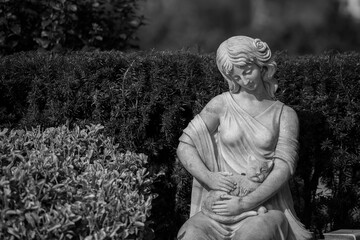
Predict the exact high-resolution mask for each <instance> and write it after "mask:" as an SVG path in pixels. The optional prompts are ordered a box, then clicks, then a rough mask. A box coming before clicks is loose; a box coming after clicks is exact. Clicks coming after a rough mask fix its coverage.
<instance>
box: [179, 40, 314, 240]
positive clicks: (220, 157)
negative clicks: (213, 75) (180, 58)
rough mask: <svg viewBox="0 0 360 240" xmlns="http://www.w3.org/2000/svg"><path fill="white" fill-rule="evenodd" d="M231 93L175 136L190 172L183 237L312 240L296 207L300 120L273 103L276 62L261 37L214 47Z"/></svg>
mask: <svg viewBox="0 0 360 240" xmlns="http://www.w3.org/2000/svg"><path fill="white" fill-rule="evenodd" d="M216 63H217V66H218V68H219V70H220V72H221V74H222V75H223V77H224V78H225V80H226V81H227V82H228V84H229V92H225V93H222V94H220V95H218V96H216V97H214V98H213V99H212V100H211V101H210V102H209V103H208V104H207V105H206V106H205V108H204V109H203V110H202V111H201V112H200V114H198V115H196V116H195V117H194V119H193V120H192V121H191V122H190V123H189V125H188V126H187V127H186V129H184V132H183V135H182V136H181V137H180V143H179V146H178V149H177V155H178V158H179V160H180V161H181V162H182V164H183V165H184V167H185V168H186V169H187V171H189V172H190V173H191V174H192V176H193V177H194V180H193V187H192V195H191V209H190V218H189V219H188V220H187V221H186V222H185V224H184V225H183V226H182V227H181V229H180V230H179V233H178V239H181V240H197V239H202V240H213V239H233V240H257V239H261V240H275V239H276V240H279V239H286V240H303V239H311V238H312V236H311V233H310V232H308V231H307V230H306V229H305V228H304V227H303V225H302V224H301V223H300V222H299V220H298V219H297V217H296V215H295V211H294V209H293V200H292V197H291V193H290V189H289V186H288V180H289V179H290V177H291V176H292V174H293V173H294V171H295V167H296V162H297V158H298V156H297V151H298V130H299V126H298V124H299V123H298V118H297V115H296V113H295V111H294V110H293V109H292V108H290V107H288V106H286V105H284V104H283V103H281V102H280V101H277V100H275V99H274V98H275V96H274V93H275V92H276V89H277V87H278V85H277V81H276V80H275V79H274V78H273V75H274V73H275V71H276V63H275V61H274V60H273V59H272V57H271V51H270V49H269V47H268V45H267V44H266V43H265V42H263V41H261V40H260V39H253V38H250V37H246V36H235V37H231V38H229V39H227V40H226V41H224V42H223V43H222V44H221V45H220V46H219V48H218V50H217V55H216Z"/></svg>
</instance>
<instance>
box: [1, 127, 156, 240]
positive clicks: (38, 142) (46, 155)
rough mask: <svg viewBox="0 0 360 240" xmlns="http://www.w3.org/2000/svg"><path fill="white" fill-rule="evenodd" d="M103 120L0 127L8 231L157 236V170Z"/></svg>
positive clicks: (11, 235)
mask: <svg viewBox="0 0 360 240" xmlns="http://www.w3.org/2000/svg"><path fill="white" fill-rule="evenodd" d="M101 129H103V126H101V125H91V126H87V127H86V128H85V129H80V128H79V127H77V126H76V127H75V128H74V129H73V130H72V131H70V130H69V129H68V128H67V127H66V126H65V125H63V126H61V127H57V128H47V129H45V130H43V131H42V130H41V129H40V127H37V128H33V129H32V130H11V131H9V130H8V129H3V130H2V131H1V132H0V159H1V169H0V176H1V179H0V196H1V197H0V209H1V214H0V216H1V217H0V238H1V239H4V240H5V239H86V240H91V239H134V238H135V237H136V238H137V239H151V238H152V237H153V233H152V230H151V229H150V228H149V226H148V224H149V222H148V217H149V215H150V210H151V203H152V200H153V197H154V195H153V194H152V193H151V192H150V187H151V185H152V183H153V181H154V176H151V175H149V173H148V172H147V170H146V168H145V164H146V162H147V157H146V156H145V155H143V154H139V155H137V154H134V153H131V152H127V153H125V154H123V153H120V152H119V151H118V146H117V145H116V144H114V143H113V140H112V139H111V138H108V137H105V136H104V135H103V134H101V133H100V130H101Z"/></svg>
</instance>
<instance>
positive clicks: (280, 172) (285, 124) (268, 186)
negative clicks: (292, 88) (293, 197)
mask: <svg viewBox="0 0 360 240" xmlns="http://www.w3.org/2000/svg"><path fill="white" fill-rule="evenodd" d="M279 136H280V137H284V138H292V139H298V136H299V120H298V117H297V114H296V112H295V111H294V110H293V109H292V108H290V107H287V106H284V109H283V113H282V115H281V119H280V132H279ZM290 177H291V169H290V166H289V164H288V162H287V160H286V159H279V158H275V160H274V168H273V170H272V171H271V173H270V174H269V176H268V177H267V178H266V179H265V181H264V182H263V183H262V184H261V185H260V186H259V187H258V188H257V189H256V190H255V191H254V192H252V193H250V194H249V195H247V196H245V197H244V198H243V199H242V200H241V204H240V205H242V208H243V210H245V211H246V210H250V209H253V208H255V207H257V206H259V205H260V204H262V203H264V202H265V201H266V200H268V199H269V198H270V197H272V196H273V195H274V194H276V193H277V192H278V191H279V190H280V188H281V187H282V186H283V185H284V184H285V183H287V182H288V181H289V179H290Z"/></svg>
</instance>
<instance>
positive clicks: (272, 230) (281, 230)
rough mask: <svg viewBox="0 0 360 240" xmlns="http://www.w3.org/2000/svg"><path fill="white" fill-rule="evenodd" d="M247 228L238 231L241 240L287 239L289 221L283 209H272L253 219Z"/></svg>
mask: <svg viewBox="0 0 360 240" xmlns="http://www.w3.org/2000/svg"><path fill="white" fill-rule="evenodd" d="M246 225H247V227H246V228H243V229H241V230H240V231H239V232H237V234H236V235H237V236H238V237H237V238H236V239H241V240H243V239H244V240H269V239H286V237H287V235H288V228H289V226H288V221H287V219H286V217H285V214H284V213H282V212H281V211H277V210H271V211H269V212H267V213H265V214H261V215H258V216H256V217H254V218H252V219H251V221H249V222H248V223H247V224H246Z"/></svg>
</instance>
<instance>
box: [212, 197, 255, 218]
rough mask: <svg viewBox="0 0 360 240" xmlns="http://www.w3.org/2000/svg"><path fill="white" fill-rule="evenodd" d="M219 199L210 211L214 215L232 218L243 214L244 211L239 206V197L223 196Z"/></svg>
mask: <svg viewBox="0 0 360 240" xmlns="http://www.w3.org/2000/svg"><path fill="white" fill-rule="evenodd" d="M220 198H221V200H218V201H216V202H214V204H213V205H212V210H213V212H214V213H216V214H218V215H222V216H233V215H239V214H241V213H243V212H244V210H245V209H244V208H243V207H242V206H241V198H240V197H237V196H232V195H229V194H223V195H221V197H220ZM254 212H255V211H254ZM255 213H256V212H255ZM255 215H257V214H255Z"/></svg>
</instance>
